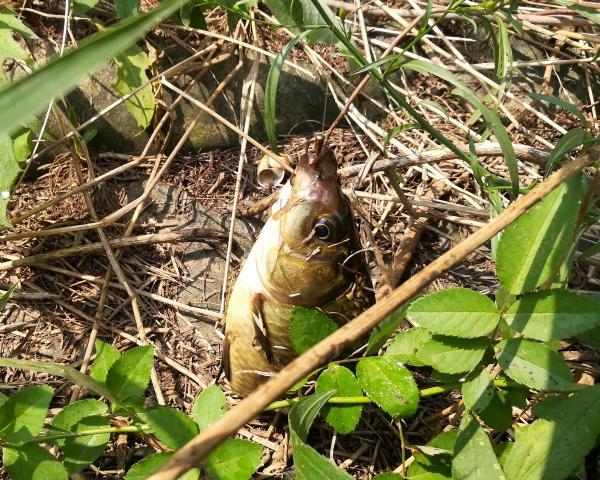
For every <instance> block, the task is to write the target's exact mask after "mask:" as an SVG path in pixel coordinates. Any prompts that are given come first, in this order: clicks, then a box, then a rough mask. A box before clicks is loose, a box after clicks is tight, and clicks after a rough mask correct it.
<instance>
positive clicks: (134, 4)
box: [115, 0, 140, 18]
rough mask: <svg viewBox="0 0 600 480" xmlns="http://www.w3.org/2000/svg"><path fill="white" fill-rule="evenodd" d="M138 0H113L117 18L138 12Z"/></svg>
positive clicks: (131, 15) (130, 15)
mask: <svg viewBox="0 0 600 480" xmlns="http://www.w3.org/2000/svg"><path fill="white" fill-rule="evenodd" d="M139 9H140V0H115V10H116V11H117V15H118V16H119V18H127V17H133V16H135V15H137V14H138V13H139Z"/></svg>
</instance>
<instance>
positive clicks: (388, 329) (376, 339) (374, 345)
mask: <svg viewBox="0 0 600 480" xmlns="http://www.w3.org/2000/svg"><path fill="white" fill-rule="evenodd" d="M409 305H410V304H408V303H406V304H404V305H402V306H401V307H400V308H398V309H396V310H394V312H392V313H391V314H390V315H388V316H387V317H385V319H384V320H383V321H382V322H380V323H379V324H378V325H377V326H376V327H375V328H374V329H373V331H372V332H371V335H370V336H369V342H368V343H367V349H366V350H365V357H368V356H370V355H374V354H376V353H377V352H378V351H379V349H380V348H381V347H383V345H384V344H385V342H386V341H387V339H388V338H390V337H391V336H392V335H393V334H394V332H395V331H396V329H397V328H398V327H399V326H400V324H401V323H402V321H403V320H404V319H405V318H406V310H407V309H408V306H409Z"/></svg>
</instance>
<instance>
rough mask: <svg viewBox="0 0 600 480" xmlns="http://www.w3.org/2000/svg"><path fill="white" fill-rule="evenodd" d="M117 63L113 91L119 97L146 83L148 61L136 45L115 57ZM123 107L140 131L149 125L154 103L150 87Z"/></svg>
mask: <svg viewBox="0 0 600 480" xmlns="http://www.w3.org/2000/svg"><path fill="white" fill-rule="evenodd" d="M115 61H116V62H117V67H118V68H117V80H116V83H115V90H116V91H117V92H118V93H119V95H121V96H125V95H128V94H129V93H131V92H132V91H133V90H135V89H136V88H138V87H141V86H142V85H143V84H145V83H148V76H147V75H146V69H148V68H149V67H150V59H149V58H148V55H147V54H146V52H144V51H143V50H142V49H141V48H140V47H138V46H137V45H133V46H132V47H129V48H128V49H127V50H126V51H125V52H123V53H122V54H121V55H117V56H116V57H115ZM125 106H126V107H127V110H129V113H131V115H132V116H133V118H134V119H135V121H136V123H137V124H138V126H139V127H140V128H142V129H144V128H146V127H147V126H148V125H150V122H151V121H152V117H153V116H154V110H155V108H156V101H155V100H154V92H153V90H152V85H150V84H148V85H146V86H144V87H143V88H142V89H141V90H139V91H138V92H136V93H135V94H134V95H132V96H131V97H129V98H128V99H127V100H126V101H125Z"/></svg>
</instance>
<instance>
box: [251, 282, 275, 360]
mask: <svg viewBox="0 0 600 480" xmlns="http://www.w3.org/2000/svg"><path fill="white" fill-rule="evenodd" d="M264 318H265V317H264V314H263V297H262V295H261V294H260V293H257V294H255V295H254V297H253V298H252V323H253V325H254V341H253V342H252V344H253V345H254V347H255V348H258V349H261V350H262V351H263V352H265V355H266V357H267V361H268V362H269V363H273V347H272V346H271V342H270V341H269V334H268V332H267V326H266V324H265V321H264Z"/></svg>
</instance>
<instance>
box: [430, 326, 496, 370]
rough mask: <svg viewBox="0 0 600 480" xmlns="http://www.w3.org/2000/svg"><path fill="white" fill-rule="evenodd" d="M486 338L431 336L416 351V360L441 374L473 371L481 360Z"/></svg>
mask: <svg viewBox="0 0 600 480" xmlns="http://www.w3.org/2000/svg"><path fill="white" fill-rule="evenodd" d="M489 345H490V341H489V340H488V339H487V338H456V337H445V336H442V335H433V336H432V337H431V339H430V340H429V341H427V342H425V343H424V344H423V345H422V346H421V348H420V349H419V351H418V359H419V360H420V361H421V362H423V363H424V364H425V365H431V366H432V367H433V368H435V369H436V370H438V371H439V372H442V373H462V372H468V371H471V370H473V368H475V367H476V366H477V365H478V364H479V362H481V360H482V359H483V355H484V353H485V351H486V349H487V348H488V347H489Z"/></svg>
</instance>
